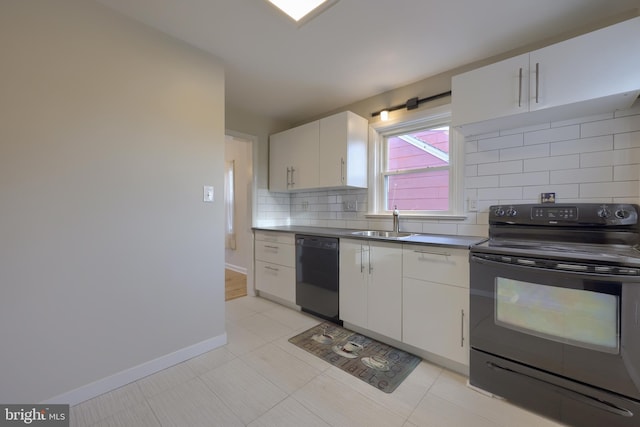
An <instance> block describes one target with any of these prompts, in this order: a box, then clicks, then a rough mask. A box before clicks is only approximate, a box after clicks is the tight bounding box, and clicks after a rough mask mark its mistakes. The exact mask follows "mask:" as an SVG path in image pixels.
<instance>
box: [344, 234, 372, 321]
mask: <svg viewBox="0 0 640 427" xmlns="http://www.w3.org/2000/svg"><path fill="white" fill-rule="evenodd" d="M368 277H369V244H368V243H367V242H366V241H364V240H349V239H340V319H342V320H344V321H345V322H349V323H351V324H354V325H357V326H360V327H363V328H366V327H367V298H368V297H367V282H368Z"/></svg>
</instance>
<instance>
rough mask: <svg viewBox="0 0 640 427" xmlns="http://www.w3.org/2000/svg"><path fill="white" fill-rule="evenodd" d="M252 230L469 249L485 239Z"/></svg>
mask: <svg viewBox="0 0 640 427" xmlns="http://www.w3.org/2000/svg"><path fill="white" fill-rule="evenodd" d="M253 229H254V230H262V231H279V232H285V233H296V234H308V235H313V236H324V237H338V238H349V239H361V240H379V241H386V242H397V243H407V244H416V245H430V246H445V247H450V248H462V249H469V248H470V247H471V246H473V245H476V244H478V243H482V242H484V241H485V240H487V238H486V237H479V236H458V235H454V234H425V233H412V235H411V236H408V237H401V238H398V237H370V236H358V235H354V234H352V233H354V232H358V231H363V230H357V229H350V228H332V227H310V226H304V225H283V226H273V227H253Z"/></svg>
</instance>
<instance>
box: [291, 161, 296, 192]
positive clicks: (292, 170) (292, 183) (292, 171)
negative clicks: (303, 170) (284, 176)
mask: <svg viewBox="0 0 640 427" xmlns="http://www.w3.org/2000/svg"><path fill="white" fill-rule="evenodd" d="M295 171H296V170H295V169H294V168H293V166H291V186H292V187H293V186H294V185H296V183H295V182H294V181H293V173H294V172H295Z"/></svg>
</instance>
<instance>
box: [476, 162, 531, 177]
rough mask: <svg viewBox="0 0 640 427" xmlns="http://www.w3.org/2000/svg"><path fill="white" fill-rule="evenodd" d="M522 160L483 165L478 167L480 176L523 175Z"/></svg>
mask: <svg viewBox="0 0 640 427" xmlns="http://www.w3.org/2000/svg"><path fill="white" fill-rule="evenodd" d="M521 172H523V170H522V160H514V161H511V162H496V163H483V164H481V165H478V175H479V176H482V175H496V174H508V173H521Z"/></svg>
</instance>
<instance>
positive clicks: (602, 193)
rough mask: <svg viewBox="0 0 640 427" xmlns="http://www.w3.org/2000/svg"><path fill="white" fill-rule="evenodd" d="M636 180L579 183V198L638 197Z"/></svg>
mask: <svg viewBox="0 0 640 427" xmlns="http://www.w3.org/2000/svg"><path fill="white" fill-rule="evenodd" d="M638 188H639V187H638V181H618V182H600V183H591V184H580V198H582V197H585V198H589V197H593V198H598V197H602V198H607V197H635V198H637V197H638Z"/></svg>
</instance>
